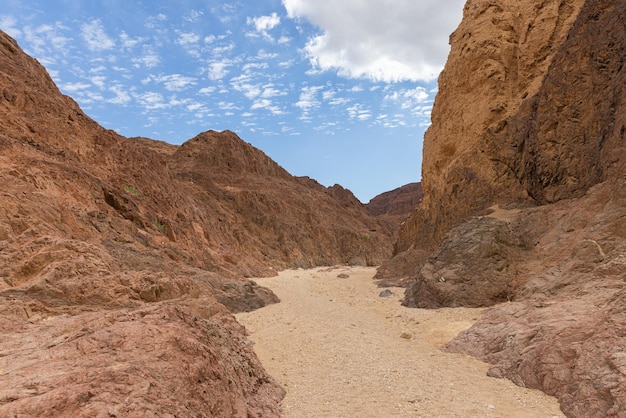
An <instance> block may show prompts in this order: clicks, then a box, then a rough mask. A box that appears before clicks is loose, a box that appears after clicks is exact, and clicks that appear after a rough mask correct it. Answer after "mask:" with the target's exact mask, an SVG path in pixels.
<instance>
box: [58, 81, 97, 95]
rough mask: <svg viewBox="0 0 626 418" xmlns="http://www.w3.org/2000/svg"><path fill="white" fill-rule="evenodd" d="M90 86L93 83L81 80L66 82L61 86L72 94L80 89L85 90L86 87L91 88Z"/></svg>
mask: <svg viewBox="0 0 626 418" xmlns="http://www.w3.org/2000/svg"><path fill="white" fill-rule="evenodd" d="M89 87H91V84H89V83H81V82H80V81H79V82H76V83H65V84H63V85H62V86H61V90H63V91H64V92H67V93H70V94H72V93H76V92H77V91H80V90H85V89H86V88H89Z"/></svg>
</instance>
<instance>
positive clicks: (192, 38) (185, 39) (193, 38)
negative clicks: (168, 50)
mask: <svg viewBox="0 0 626 418" xmlns="http://www.w3.org/2000/svg"><path fill="white" fill-rule="evenodd" d="M199 41H200V35H198V34H197V33H193V32H182V33H180V34H178V39H177V40H176V42H177V43H178V44H179V45H182V46H186V45H190V44H196V43H198V42H199Z"/></svg>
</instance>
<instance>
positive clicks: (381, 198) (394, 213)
mask: <svg viewBox="0 0 626 418" xmlns="http://www.w3.org/2000/svg"><path fill="white" fill-rule="evenodd" d="M423 197H424V193H423V192H422V185H421V183H409V184H406V185H404V186H402V187H398V188H397V189H394V190H391V191H388V192H385V193H381V194H379V195H378V196H375V197H374V198H373V199H371V200H370V201H369V203H367V204H366V205H365V207H366V208H367V211H368V212H369V213H370V214H372V215H373V216H376V217H377V218H379V219H382V220H384V221H385V222H386V223H387V224H388V225H389V226H390V228H391V230H392V231H393V232H394V233H397V231H398V229H399V228H400V225H401V224H402V222H404V221H405V220H406V218H408V217H409V215H410V214H411V213H413V211H414V210H415V208H416V207H417V204H418V203H419V202H420V200H422V198H423Z"/></svg>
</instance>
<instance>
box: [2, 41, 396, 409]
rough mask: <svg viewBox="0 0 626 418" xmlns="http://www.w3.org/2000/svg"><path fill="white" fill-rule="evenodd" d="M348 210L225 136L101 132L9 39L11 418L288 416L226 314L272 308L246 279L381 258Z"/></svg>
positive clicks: (374, 235) (355, 207) (334, 196)
mask: <svg viewBox="0 0 626 418" xmlns="http://www.w3.org/2000/svg"><path fill="white" fill-rule="evenodd" d="M339 195H340V196H339ZM350 196H351V193H350V192H349V191H347V190H345V189H343V190H342V191H341V193H338V192H337V190H336V189H335V188H329V189H327V188H324V187H322V186H320V185H319V184H317V183H315V182H308V181H303V180H302V179H300V178H296V177H293V176H291V175H290V174H289V173H287V172H286V171H285V170H283V169H282V168H281V167H279V166H278V165H277V164H276V163H275V162H273V161H272V160H271V159H269V158H268V157H267V156H266V155H265V154H263V153H262V152H261V151H259V150H258V149H256V148H254V147H252V146H251V145H249V144H247V143H245V142H244V141H242V140H241V139H240V138H238V137H237V135H236V134H234V133H232V132H228V131H226V132H221V133H219V132H213V131H209V132H205V133H201V134H199V135H198V136H197V137H195V138H193V139H191V140H189V141H187V142H186V143H185V144H183V145H181V146H174V145H169V144H165V143H162V142H157V141H153V140H150V139H146V138H124V137H122V136H120V135H117V134H116V133H115V132H113V131H110V130H106V129H104V128H102V127H101V126H99V125H98V124H97V123H96V122H94V121H93V120H91V119H90V118H89V117H88V116H87V115H85V113H84V112H83V111H82V110H81V109H80V107H79V106H78V105H77V104H76V103H75V102H74V101H73V100H72V99H71V98H69V97H67V96H64V95H62V94H61V93H60V92H59V90H58V88H57V87H56V86H55V84H54V83H53V81H52V80H51V78H50V76H49V75H48V74H47V72H46V71H45V70H44V69H43V67H42V66H41V65H39V63H38V62H37V61H36V60H34V59H32V58H30V57H28V56H26V55H25V54H24V53H23V52H22V51H21V49H20V48H19V46H18V45H17V43H16V42H15V41H14V40H13V39H11V38H10V37H9V36H7V35H6V34H4V33H1V32H0V203H1V204H0V249H1V252H0V353H2V354H1V355H0V368H1V369H2V370H3V371H5V372H6V376H5V378H3V379H0V392H2V393H5V394H7V395H6V396H5V399H4V400H3V401H2V402H0V415H2V416H43V415H45V416H59V417H61V416H83V415H84V416H100V415H107V416H110V415H118V416H121V415H136V414H141V415H146V414H147V415H155V416H156V415H159V416H160V415H178V416H187V415H189V414H193V415H194V416H259V417H260V416H263V417H265V416H277V415H278V414H279V409H278V405H279V401H280V399H281V398H282V396H283V394H284V392H283V390H282V389H281V388H279V387H278V386H277V385H276V384H275V382H274V381H273V380H272V378H271V377H269V376H268V375H267V373H265V371H264V370H263V368H262V367H261V365H260V363H259V362H258V360H257V358H256V356H255V355H254V353H253V351H252V349H251V346H250V344H249V342H248V341H247V340H246V338H245V336H244V330H243V328H242V327H241V326H239V325H238V324H237V323H236V322H235V320H234V318H233V317H232V315H231V314H230V313H229V312H228V311H227V310H226V308H225V307H227V308H228V309H230V310H231V311H242V310H251V309H255V308H258V307H260V306H264V305H265V304H268V303H274V302H276V301H277V300H278V299H277V298H276V296H275V295H273V294H272V293H271V292H270V291H269V290H267V289H264V288H261V287H259V286H257V285H256V284H255V283H254V282H252V281H250V280H246V279H244V277H256V276H262V275H272V274H275V271H276V270H277V269H284V268H289V267H312V266H316V265H332V264H346V263H347V264H362V265H377V264H379V263H381V262H382V261H384V260H385V259H387V258H388V257H389V256H390V255H391V251H392V245H391V240H390V237H389V234H388V233H387V232H386V230H385V227H383V226H382V225H381V224H380V223H379V222H378V221H377V220H376V219H375V218H373V217H372V216H370V215H369V214H368V213H367V211H366V209H365V207H364V206H363V205H360V204H354V201H356V199H350ZM338 197H340V198H338ZM346 202H351V203H350V204H347V203H346ZM357 202H358V201H357ZM18 342H19V343H18Z"/></svg>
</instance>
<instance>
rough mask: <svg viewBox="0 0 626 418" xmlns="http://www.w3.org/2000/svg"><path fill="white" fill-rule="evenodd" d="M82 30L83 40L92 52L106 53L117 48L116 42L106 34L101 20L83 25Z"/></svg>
mask: <svg viewBox="0 0 626 418" xmlns="http://www.w3.org/2000/svg"><path fill="white" fill-rule="evenodd" d="M80 30H81V34H82V36H83V40H84V41H85V43H86V44H87V47H88V48H89V49H90V50H91V51H104V50H107V49H111V48H113V47H114V46H115V41H113V39H111V38H109V36H108V35H107V34H106V33H105V31H104V27H103V26H102V22H100V20H99V19H95V20H92V21H91V22H89V23H83V24H82V26H81V27H80Z"/></svg>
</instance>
